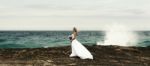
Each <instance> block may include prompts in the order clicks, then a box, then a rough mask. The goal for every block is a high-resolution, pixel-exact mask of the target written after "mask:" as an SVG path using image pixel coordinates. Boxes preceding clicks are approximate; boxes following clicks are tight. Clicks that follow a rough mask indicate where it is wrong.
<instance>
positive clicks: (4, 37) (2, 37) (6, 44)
mask: <svg viewBox="0 0 150 66" xmlns="http://www.w3.org/2000/svg"><path fill="white" fill-rule="evenodd" d="M71 33H72V32H71V31H0V48H41V47H45V48H46V47H60V46H69V45H70V44H71V43H70V41H69V39H68V35H70V34H71ZM136 33H137V35H138V36H139V39H138V43H137V46H144V47H145V46H150V31H136ZM77 39H78V41H80V42H81V43H82V44H84V45H89V46H91V45H96V43H97V42H98V41H101V42H103V41H104V39H105V32H104V31H80V32H79V34H78V37H77Z"/></svg>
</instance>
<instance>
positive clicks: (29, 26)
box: [0, 0, 150, 30]
mask: <svg viewBox="0 0 150 66" xmlns="http://www.w3.org/2000/svg"><path fill="white" fill-rule="evenodd" d="M112 23H121V24H123V25H127V26H128V27H131V28H133V29H135V30H150V0H0V30H71V29H72V27H74V26H76V27H77V28H79V29H80V30H102V29H104V28H105V26H106V25H110V24H112Z"/></svg>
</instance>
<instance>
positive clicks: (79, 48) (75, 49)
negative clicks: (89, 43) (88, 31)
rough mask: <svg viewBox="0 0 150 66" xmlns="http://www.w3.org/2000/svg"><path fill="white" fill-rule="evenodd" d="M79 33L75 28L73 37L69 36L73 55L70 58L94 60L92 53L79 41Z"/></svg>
mask: <svg viewBox="0 0 150 66" xmlns="http://www.w3.org/2000/svg"><path fill="white" fill-rule="evenodd" d="M77 35H78V33H77V29H76V28H75V27H74V28H73V33H72V35H70V36H69V39H70V41H71V49H72V53H71V55H70V57H74V56H78V57H80V58H81V59H93V56H92V55H91V53H90V52H89V51H88V50H87V48H85V47H84V46H83V45H82V44H81V43H80V42H79V41H78V40H77V39H76V37H77Z"/></svg>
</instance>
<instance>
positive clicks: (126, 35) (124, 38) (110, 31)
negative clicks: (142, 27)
mask: <svg viewBox="0 0 150 66" xmlns="http://www.w3.org/2000/svg"><path fill="white" fill-rule="evenodd" d="M136 40H137V36H136V34H134V32H133V31H132V30H131V29H129V28H128V27H126V26H124V25H121V24H113V25H111V26H107V30H106V35H105V40H104V42H103V43H102V42H97V45H118V46H135V44H136Z"/></svg>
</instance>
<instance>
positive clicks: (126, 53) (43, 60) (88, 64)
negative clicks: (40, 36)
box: [0, 46, 150, 66]
mask: <svg viewBox="0 0 150 66" xmlns="http://www.w3.org/2000/svg"><path fill="white" fill-rule="evenodd" d="M86 47H87V48H88V49H89V51H90V52H91V53H92V55H93V56H94V59H93V60H89V59H86V60H82V59H80V58H78V57H76V58H70V57H69V55H70V53H71V47H70V46H67V47H54V48H33V49H31V48H30V49H29V48H24V49H0V66H2V65H3V66H9V65H12V64H13V65H14V66H15V65H18V66H23V65H31V66H52V65H56V66H57V65H58V66H59V65H61V66H66V65H69V66H72V65H77V66H79V65H80V66H99V65H100V66H150V48H149V47H121V46H86ZM21 64H22V65H21Z"/></svg>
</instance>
